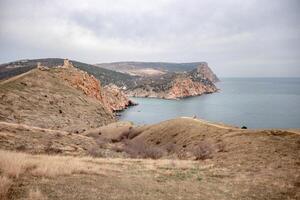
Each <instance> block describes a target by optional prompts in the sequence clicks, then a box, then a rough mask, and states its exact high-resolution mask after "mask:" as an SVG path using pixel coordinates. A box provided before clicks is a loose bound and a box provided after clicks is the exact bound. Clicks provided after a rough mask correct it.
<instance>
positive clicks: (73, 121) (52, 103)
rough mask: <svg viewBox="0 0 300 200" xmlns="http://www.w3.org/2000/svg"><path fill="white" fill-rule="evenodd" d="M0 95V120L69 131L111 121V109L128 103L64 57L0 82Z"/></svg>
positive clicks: (120, 108) (78, 130)
mask: <svg viewBox="0 0 300 200" xmlns="http://www.w3.org/2000/svg"><path fill="white" fill-rule="evenodd" d="M112 96H113V97H112ZM112 98H113V99H112ZM0 99H1V101H0V119H1V121H6V122H13V123H22V124H27V125H32V126H37V127H41V128H51V129H59V130H68V131H70V132H82V131H84V130H86V129H88V128H93V127H99V126H101V125H105V124H108V123H110V122H113V121H114V120H115V119H114V114H113V111H115V110H122V109H124V108H126V107H127V106H129V105H130V104H131V101H130V100H129V99H128V98H127V97H125V96H124V95H122V93H120V92H118V91H115V90H113V91H112V90H110V88H106V89H105V88H102V87H101V85H100V82H99V80H97V79H96V78H94V77H93V76H90V75H88V74H87V73H86V72H83V71H81V70H78V69H76V68H74V67H73V65H72V64H71V63H69V62H67V61H66V62H65V63H64V65H63V66H61V67H57V66H56V67H51V68H48V67H46V66H42V65H41V64H39V65H38V68H37V69H33V70H31V71H28V72H27V73H24V74H21V75H18V76H15V77H12V78H10V79H8V80H5V81H2V82H0Z"/></svg>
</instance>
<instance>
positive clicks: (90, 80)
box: [58, 60, 133, 112]
mask: <svg viewBox="0 0 300 200" xmlns="http://www.w3.org/2000/svg"><path fill="white" fill-rule="evenodd" d="M58 68H61V69H63V70H61V71H60V73H58V75H59V76H60V77H61V78H62V79H64V80H65V81H67V82H68V83H69V84H70V85H71V86H72V87H75V88H76V89H79V90H81V91H83V92H84V94H85V95H87V96H89V97H93V98H96V99H97V100H99V101H100V102H101V103H102V104H103V105H104V106H105V107H106V108H107V109H108V110H110V111H111V112H114V111H120V110H123V109H125V108H127V107H128V106H131V105H133V102H132V101H131V100H130V99H128V97H126V96H125V94H124V93H123V92H122V91H121V90H120V89H119V88H118V87H117V86H116V85H113V84H110V85H107V86H105V87H102V86H101V83H100V81H99V80H98V79H96V78H95V77H94V76H93V75H89V74H88V73H87V72H84V71H81V70H79V69H77V68H75V67H74V66H73V65H72V63H71V62H69V61H68V60H65V61H64V65H63V66H58ZM65 69H67V70H65Z"/></svg>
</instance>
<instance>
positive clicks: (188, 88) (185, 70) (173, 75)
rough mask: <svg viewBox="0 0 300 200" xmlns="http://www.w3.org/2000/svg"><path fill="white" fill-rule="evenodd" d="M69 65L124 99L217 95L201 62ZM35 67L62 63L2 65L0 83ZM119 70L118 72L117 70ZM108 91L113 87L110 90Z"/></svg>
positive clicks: (53, 60) (214, 78) (211, 77)
mask: <svg viewBox="0 0 300 200" xmlns="http://www.w3.org/2000/svg"><path fill="white" fill-rule="evenodd" d="M71 62H72V63H73V65H74V67H76V68H78V69H81V70H83V71H86V72H87V73H89V74H91V75H93V76H94V77H95V78H97V79H98V80H100V82H101V84H102V85H103V86H106V85H115V86H117V87H118V89H121V90H123V92H124V93H125V94H126V95H128V96H135V97H153V98H165V99H178V98H184V97H189V96H196V95H202V94H207V93H212V92H216V91H217V88H216V86H215V85H214V82H216V81H218V80H219V79H218V78H217V76H216V75H215V74H214V73H213V72H212V70H211V69H210V68H209V67H208V65H207V63H205V62H198V63H143V62H121V63H110V64H99V65H97V66H98V67H97V66H95V65H90V64H86V63H81V62H77V61H71ZM37 63H40V64H41V65H42V66H45V67H50V68H51V67H53V66H58V65H62V64H63V59H59V58H45V59H35V60H21V61H15V62H11V63H6V64H2V65H0V79H7V78H10V77H13V76H16V75H20V74H22V73H25V72H27V71H29V70H31V69H34V68H35V67H36V66H37ZM99 66H100V67H99ZM119 67H120V69H122V70H119ZM111 69H112V70H111ZM117 69H118V70H117ZM114 70H116V71H114ZM128 70H129V71H128ZM132 70H134V71H135V72H133V71H132ZM136 70H138V71H139V72H137V71H136ZM145 73H146V74H147V75H146V76H145ZM149 74H150V75H149ZM112 88H116V87H114V86H112ZM111 102H113V101H111Z"/></svg>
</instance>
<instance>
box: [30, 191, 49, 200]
mask: <svg viewBox="0 0 300 200" xmlns="http://www.w3.org/2000/svg"><path fill="white" fill-rule="evenodd" d="M47 199H48V198H47V197H46V196H44V195H43V194H42V192H41V191H40V190H39V189H35V190H32V189H31V190H30V191H29V193H28V200H47Z"/></svg>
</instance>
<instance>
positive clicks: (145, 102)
mask: <svg viewBox="0 0 300 200" xmlns="http://www.w3.org/2000/svg"><path fill="white" fill-rule="evenodd" d="M216 85H217V87H218V89H219V91H218V92H217V93H213V94H205V95H201V96H196V97H188V98H184V99H180V100H165V99H154V98H131V99H132V100H133V101H134V102H137V103H138V104H139V105H138V106H134V107H130V108H128V109H126V110H125V111H123V112H121V116H120V120H125V121H132V122H134V123H135V124H138V125H143V124H154V123H158V122H161V121H164V120H168V119H172V118H177V117H182V116H187V117H194V116H195V117H197V118H201V119H204V120H207V121H211V122H219V123H224V124H229V125H233V126H237V127H241V126H246V127H247V128H300V78H221V81H220V82H218V83H216Z"/></svg>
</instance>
